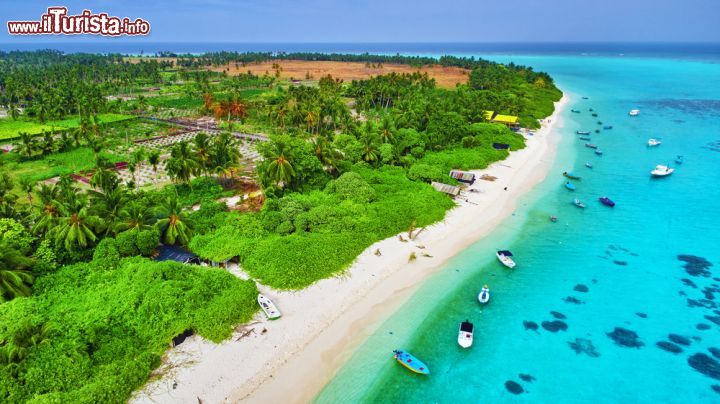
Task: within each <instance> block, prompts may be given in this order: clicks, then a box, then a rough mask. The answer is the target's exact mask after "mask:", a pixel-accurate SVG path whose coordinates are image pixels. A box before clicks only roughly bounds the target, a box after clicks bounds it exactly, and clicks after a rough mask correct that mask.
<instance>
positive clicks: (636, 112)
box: [628, 109, 640, 116]
mask: <svg viewBox="0 0 720 404" xmlns="http://www.w3.org/2000/svg"><path fill="white" fill-rule="evenodd" d="M628 115H630V116H638V115H640V110H639V109H631V110H630V112H629V113H628Z"/></svg>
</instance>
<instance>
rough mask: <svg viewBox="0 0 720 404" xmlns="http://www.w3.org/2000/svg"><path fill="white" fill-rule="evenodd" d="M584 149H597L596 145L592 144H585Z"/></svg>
mask: <svg viewBox="0 0 720 404" xmlns="http://www.w3.org/2000/svg"><path fill="white" fill-rule="evenodd" d="M585 147H587V148H589V149H597V148H598V147H597V145H596V144H592V143H585Z"/></svg>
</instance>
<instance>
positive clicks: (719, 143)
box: [703, 140, 720, 152]
mask: <svg viewBox="0 0 720 404" xmlns="http://www.w3.org/2000/svg"><path fill="white" fill-rule="evenodd" d="M703 149H707V150H710V151H714V152H720V140H716V141H714V142H710V143H708V144H706V145H705V146H703Z"/></svg>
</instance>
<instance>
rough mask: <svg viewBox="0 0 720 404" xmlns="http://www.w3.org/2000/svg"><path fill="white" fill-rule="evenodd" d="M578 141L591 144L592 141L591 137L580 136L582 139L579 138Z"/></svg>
mask: <svg viewBox="0 0 720 404" xmlns="http://www.w3.org/2000/svg"><path fill="white" fill-rule="evenodd" d="M578 139H580V140H584V141H586V142H589V141H590V140H591V139H590V137H589V136H580V137H578Z"/></svg>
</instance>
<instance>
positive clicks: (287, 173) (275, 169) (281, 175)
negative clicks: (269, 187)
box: [266, 143, 295, 187]
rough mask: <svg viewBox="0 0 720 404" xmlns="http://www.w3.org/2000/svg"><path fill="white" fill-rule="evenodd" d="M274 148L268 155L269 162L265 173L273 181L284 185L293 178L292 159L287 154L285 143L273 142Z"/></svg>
mask: <svg viewBox="0 0 720 404" xmlns="http://www.w3.org/2000/svg"><path fill="white" fill-rule="evenodd" d="M274 145H275V150H273V151H272V154H271V156H270V163H269V164H268V165H267V169H266V170H267V175H268V177H269V178H270V179H271V180H272V181H273V182H274V183H275V184H281V186H283V187H284V186H285V184H288V183H290V182H291V181H292V180H293V179H294V178H295V169H294V168H293V166H292V161H291V160H290V158H289V157H288V156H287V152H286V150H285V144H283V143H275V144H274Z"/></svg>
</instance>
